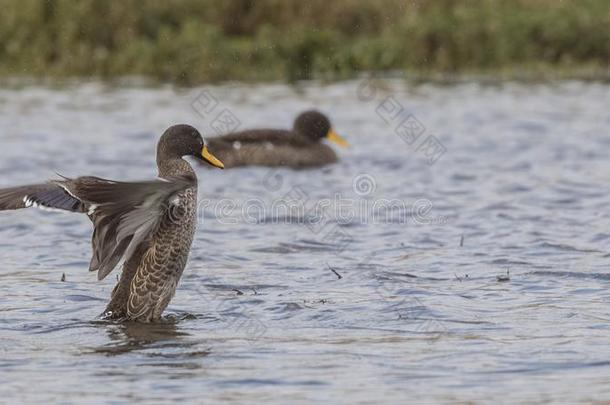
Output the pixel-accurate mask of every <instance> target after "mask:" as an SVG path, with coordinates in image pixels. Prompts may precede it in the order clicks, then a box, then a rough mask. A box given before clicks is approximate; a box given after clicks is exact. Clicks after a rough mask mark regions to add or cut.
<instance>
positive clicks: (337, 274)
mask: <svg viewBox="0 0 610 405" xmlns="http://www.w3.org/2000/svg"><path fill="white" fill-rule="evenodd" d="M326 265H327V266H328V268H329V269H330V271H332V272H333V273H335V276H337V279H338V280H341V279H342V278H343V276H342V275H341V274H339V273H338V272H337V270H335V269H333V268H332V267H330V265H329V264H328V263H326Z"/></svg>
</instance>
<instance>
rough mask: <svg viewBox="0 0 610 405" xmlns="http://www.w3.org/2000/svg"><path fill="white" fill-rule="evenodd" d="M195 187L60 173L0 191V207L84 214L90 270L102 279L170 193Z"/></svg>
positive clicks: (156, 217) (146, 232) (145, 234)
mask: <svg viewBox="0 0 610 405" xmlns="http://www.w3.org/2000/svg"><path fill="white" fill-rule="evenodd" d="M195 186H196V180H194V179H192V178H182V177H176V178H169V179H162V180H161V179H160V180H154V181H146V182H137V183H126V182H117V181H111V180H105V179H100V178H97V177H79V178H76V179H68V178H64V179H63V180H58V181H53V182H50V183H47V184H38V185H32V186H21V187H13V188H8V189H2V190H0V211H2V210H14V209H20V208H27V207H32V206H38V207H46V208H56V209H61V210H66V211H72V212H82V213H87V215H88V216H89V218H90V219H91V221H92V222H93V225H94V231H93V236H92V240H91V245H92V248H93V254H92V257H91V262H90V265H89V270H91V271H98V278H99V279H100V280H101V279H103V278H104V277H106V276H107V275H108V274H109V273H110V272H111V271H112V270H113V269H114V268H115V267H116V266H117V264H118V263H119V262H120V261H121V259H125V260H127V259H129V257H130V256H131V255H132V254H133V252H134V251H135V250H136V248H137V247H138V246H139V245H140V244H141V243H144V242H146V241H147V240H148V238H150V237H151V235H152V234H153V233H154V231H155V229H156V228H157V226H158V224H159V221H160V220H161V218H163V216H164V215H167V210H168V207H169V206H170V204H171V203H170V201H171V199H172V198H173V197H174V195H175V194H176V193H177V192H180V191H181V190H184V189H186V188H189V187H195Z"/></svg>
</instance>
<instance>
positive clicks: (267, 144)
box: [208, 110, 349, 169]
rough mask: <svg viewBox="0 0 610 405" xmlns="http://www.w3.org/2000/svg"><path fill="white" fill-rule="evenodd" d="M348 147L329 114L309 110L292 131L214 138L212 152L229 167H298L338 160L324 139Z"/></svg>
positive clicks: (260, 131) (210, 142) (259, 131)
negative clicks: (334, 126) (331, 121)
mask: <svg viewBox="0 0 610 405" xmlns="http://www.w3.org/2000/svg"><path fill="white" fill-rule="evenodd" d="M324 139H326V140H328V141H330V142H332V143H335V144H337V145H339V146H341V147H347V146H349V144H348V142H347V141H346V140H345V139H344V138H342V137H341V136H339V135H338V134H337V133H336V132H335V131H334V130H333V128H332V126H331V124H330V120H329V119H328V117H327V116H326V115H324V114H323V113H321V112H319V111H317V110H309V111H304V112H302V113H301V114H299V115H298V116H297V117H296V119H295V120H294V124H293V127H292V130H286V129H250V130H244V131H239V132H233V133H228V134H224V135H221V136H217V137H212V138H210V139H209V140H208V145H209V148H210V152H212V153H213V154H214V155H215V156H217V157H218V158H219V159H220V160H222V161H223V163H224V165H225V167H226V168H231V167H239V166H267V167H278V166H286V167H291V168H295V169H299V168H312V167H321V166H325V165H329V164H333V163H336V162H338V158H337V154H336V153H335V151H334V150H333V149H332V148H331V147H330V146H328V145H326V144H325V143H324V142H322V140H324Z"/></svg>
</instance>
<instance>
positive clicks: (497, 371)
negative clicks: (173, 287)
mask: <svg viewBox="0 0 610 405" xmlns="http://www.w3.org/2000/svg"><path fill="white" fill-rule="evenodd" d="M203 90H206V91H207V93H204V95H203V96H201V95H200V94H201V92H202V91H203ZM202 97H203V98H202ZM210 99H211V100H213V102H212V104H205V103H203V101H205V100H208V101H209V100H210ZM194 101H196V102H195V103H194V105H195V108H193V106H192V104H193V102H194ZM380 104H381V105H380ZM608 106H610V87H609V86H607V85H602V84H593V83H591V84H585V83H577V82H566V83H559V84H553V85H542V84H538V85H532V84H528V85H524V84H504V85H498V86H482V85H478V84H460V85H454V86H447V87H445V86H435V85H419V86H409V85H406V84H404V83H402V82H392V81H388V82H383V83H373V84H371V83H362V82H350V83H342V84H335V85H329V86H318V85H306V86H304V87H300V88H289V87H284V86H279V85H278V86H275V85H267V86H252V87H244V86H236V85H230V86H222V87H210V88H207V89H189V90H180V89H173V88H170V87H160V88H133V87H125V88H116V87H106V86H103V85H98V84H78V85H69V86H68V87H62V88H57V89H56V88H46V87H40V86H25V87H6V86H5V87H4V88H3V89H2V90H0V139H1V147H0V187H7V186H10V185H15V184H21V183H30V182H36V181H39V180H44V179H47V178H52V177H54V176H55V172H57V173H61V174H63V175H67V176H76V175H85V174H92V175H98V176H101V177H107V178H116V179H125V180H127V179H133V180H139V179H146V178H151V177H154V176H155V175H156V172H155V165H154V150H155V144H156V140H157V137H158V136H159V134H160V133H161V132H162V131H163V130H164V129H165V128H166V127H167V126H169V125H170V124H173V123H179V122H185V123H190V124H193V125H195V126H197V127H198V128H199V129H200V130H201V131H202V132H203V133H204V134H208V135H209V134H212V133H213V131H214V128H215V127H217V126H218V123H214V119H215V117H216V116H217V115H218V114H220V113H222V112H223V111H225V109H226V111H227V112H229V113H230V114H232V115H233V117H234V118H236V119H238V120H239V122H241V127H242V128H246V127H254V126H277V127H288V126H290V125H291V122H292V119H293V117H294V116H295V115H296V114H297V113H298V112H299V111H301V110H304V109H307V108H311V107H317V108H320V109H321V110H323V111H325V112H327V113H328V114H329V115H330V117H331V119H332V121H333V124H334V126H335V128H336V130H337V132H339V133H341V134H343V135H344V136H345V137H346V138H347V139H348V140H349V141H350V143H351V144H352V147H351V148H349V149H346V150H339V151H338V153H339V154H340V157H341V161H340V163H339V164H337V165H334V166H330V167H327V168H324V169H317V170H305V171H291V170H286V169H282V170H271V171H270V170H267V169H264V168H255V169H252V168H245V169H234V170H226V171H220V170H207V169H205V168H200V169H198V175H199V183H200V190H199V194H200V200H201V201H202V204H201V206H200V219H201V220H202V221H200V226H199V229H198V233H197V236H196V240H195V243H194V246H193V251H192V254H191V259H190V263H189V265H188V267H187V269H186V270H185V273H184V276H183V278H182V281H181V284H180V286H179V289H178V291H177V294H176V296H175V298H174V300H173V301H172V303H171V305H170V306H169V308H168V310H167V312H166V314H167V315H168V316H167V319H166V320H165V321H164V322H163V323H160V324H156V325H139V324H113V323H107V322H104V321H100V320H99V319H98V315H99V313H100V312H101V311H102V310H103V309H104V306H105V303H106V301H107V299H108V297H109V296H110V292H111V290H112V287H113V283H114V282H115V281H116V278H115V274H116V273H118V271H115V273H113V274H111V275H110V276H109V277H107V279H105V280H103V281H101V282H98V281H97V280H96V276H95V274H92V273H89V272H88V271H87V268H88V262H89V258H90V239H89V238H90V234H91V225H90V223H89V221H88V220H87V219H86V218H84V217H82V216H79V215H76V214H66V213H58V212H41V211H37V210H22V211H18V212H4V213H0V258H1V267H0V279H1V281H2V282H1V283H0V339H1V340H0V381H1V383H0V394H1V395H2V400H0V401H7V402H13V403H14V402H18V401H19V400H27V401H37V402H45V403H47V402H49V401H58V400H62V399H63V400H66V401H68V402H75V401H79V402H81V401H88V402H102V401H110V402H121V401H127V400H133V401H138V402H143V401H146V400H149V401H153V402H160V401H162V400H190V401H198V402H205V403H208V402H213V401H221V400H222V401H226V402H229V403H231V402H233V403H252V402H262V401H265V402H266V403H278V404H280V403H287V401H294V402H309V401H313V400H316V401H322V400H324V401H332V402H342V403H376V402H393V403H398V402H401V401H402V402H404V400H407V399H408V400H420V401H421V400H424V399H426V400H430V401H432V400H436V401H444V402H452V401H455V400H460V401H469V400H470V401H483V400H485V401H491V400H500V401H501V402H502V401H503V402H511V401H524V400H527V401H547V400H556V401H570V402H572V401H577V400H578V401H592V400H600V399H608V398H610V351H609V350H608V344H609V342H610V309H609V305H608V304H609V303H610V292H609V288H608V287H609V284H610V255H609V249H608V243H609V241H610V197H609V195H610V193H608V187H609V186H608V185H609V184H610V163H609V159H608V155H609V152H610V129H609V128H610V114H609V113H608ZM401 108H402V110H401ZM195 110H197V111H199V113H198V112H196V111H195ZM208 110H209V111H211V112H209V113H208V112H207V111H208ZM408 114H412V115H413V117H415V119H416V120H417V121H416V122H415V121H413V118H410V120H411V123H415V124H416V125H414V126H411V127H409V128H410V129H409V130H408V131H406V130H404V128H403V130H402V132H401V130H400V129H399V130H398V134H397V133H396V127H397V125H398V124H399V123H400V117H406V116H407V115H408ZM414 131H416V132H417V134H419V133H420V132H422V131H423V134H422V135H420V137H418V138H417V140H414V138H415V136H414V135H416V133H415V132H414ZM400 135H402V138H401V136H400ZM429 136H434V138H429ZM435 140H437V141H439V142H440V143H441V145H442V149H440V150H444V151H445V152H444V154H442V156H439V154H438V153H437V154H432V160H434V159H438V160H436V162H435V163H433V164H431V162H430V160H429V158H430V153H429V152H430V150H431V149H428V148H426V147H423V146H422V145H427V143H426V142H433V141H435ZM409 143H412V144H411V145H409ZM438 150H439V149H437V151H438ZM288 199H292V200H294V201H296V202H298V204H300V205H302V206H303V207H305V209H304V211H303V212H301V211H299V212H296V213H295V212H292V211H291V212H282V211H277V210H276V211H274V207H277V205H278V204H277V202H278V201H286V200H288ZM321 201H322V202H325V204H322V205H324V207H326V208H325V209H323V210H321V211H320V212H321V215H317V214H316V215H314V217H316V218H318V219H319V220H314V221H310V220H308V218H310V217H311V216H312V215H311V213H310V210H311V207H319V206H320V204H318V203H319V202H321ZM389 201H393V204H394V205H393V206H392V207H390V206H389V205H388V202H389ZM326 203H329V204H326ZM341 204H343V205H344V206H346V207H347V208H346V209H345V210H344V211H347V212H342V211H341V209H338V208H337V207H338V206H339V205H341ZM314 219H315V218H314ZM507 271H508V274H507ZM64 274H65V281H62V276H63V275H64Z"/></svg>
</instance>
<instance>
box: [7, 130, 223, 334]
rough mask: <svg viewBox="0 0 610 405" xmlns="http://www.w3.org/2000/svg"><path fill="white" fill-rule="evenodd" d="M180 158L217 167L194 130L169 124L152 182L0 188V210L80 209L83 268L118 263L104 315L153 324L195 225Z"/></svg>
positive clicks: (90, 180) (193, 193)
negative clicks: (87, 244)
mask: <svg viewBox="0 0 610 405" xmlns="http://www.w3.org/2000/svg"><path fill="white" fill-rule="evenodd" d="M185 156H196V157H198V158H199V159H201V160H203V161H206V162H207V163H209V164H210V165H212V166H215V167H219V168H223V164H222V162H221V161H220V160H218V159H217V158H216V157H214V156H213V155H212V154H211V153H210V152H209V151H208V148H207V145H206V143H205V142H204V140H203V138H202V137H201V135H200V134H199V132H198V131H197V130H196V129H195V128H193V127H191V126H189V125H175V126H172V127H170V128H168V129H167V130H166V131H165V133H164V134H163V135H162V136H161V139H160V140H159V143H158V145H157V167H158V175H159V177H158V179H157V180H151V181H142V182H132V183H127V182H120V181H113V180H105V179H101V178H98V177H78V178H75V179H69V178H62V179H59V180H53V181H50V182H48V183H44V184H37V185H30V186H20V187H13V188H8V189H3V190H0V210H14V209H20V208H28V207H41V208H54V209H60V210H65V211H72V212H77V213H83V214H86V215H87V216H88V217H89V218H90V219H91V221H92V222H93V226H94V230H93V239H92V246H93V257H92V258H91V263H90V266H89V270H90V271H97V276H98V279H99V280H101V279H103V278H104V277H106V276H107V275H108V274H109V273H110V272H111V271H112V270H113V269H114V268H115V267H116V266H117V264H118V263H119V262H120V261H123V262H124V264H123V272H122V274H121V278H120V280H119V282H118V283H117V285H116V286H115V287H114V290H113V291H112V296H111V299H110V303H109V304H108V306H107V307H106V310H105V311H104V313H103V316H104V317H105V318H111V319H125V320H134V321H141V322H151V321H156V320H158V319H159V318H160V317H161V314H162V313H163V311H164V310H165V308H166V307H167V305H168V304H169V302H170V300H171V299H172V297H173V295H174V293H175V291H176V286H177V285H178V281H179V280H180V277H181V275H182V271H183V270H184V267H185V265H186V261H187V258H188V255H189V251H190V249H191V243H192V242H193V236H194V232H195V226H196V223H197V213H196V210H197V176H196V175H195V172H194V171H193V168H192V167H191V165H190V164H189V163H188V162H187V161H185V160H184V159H183V157H185Z"/></svg>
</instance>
